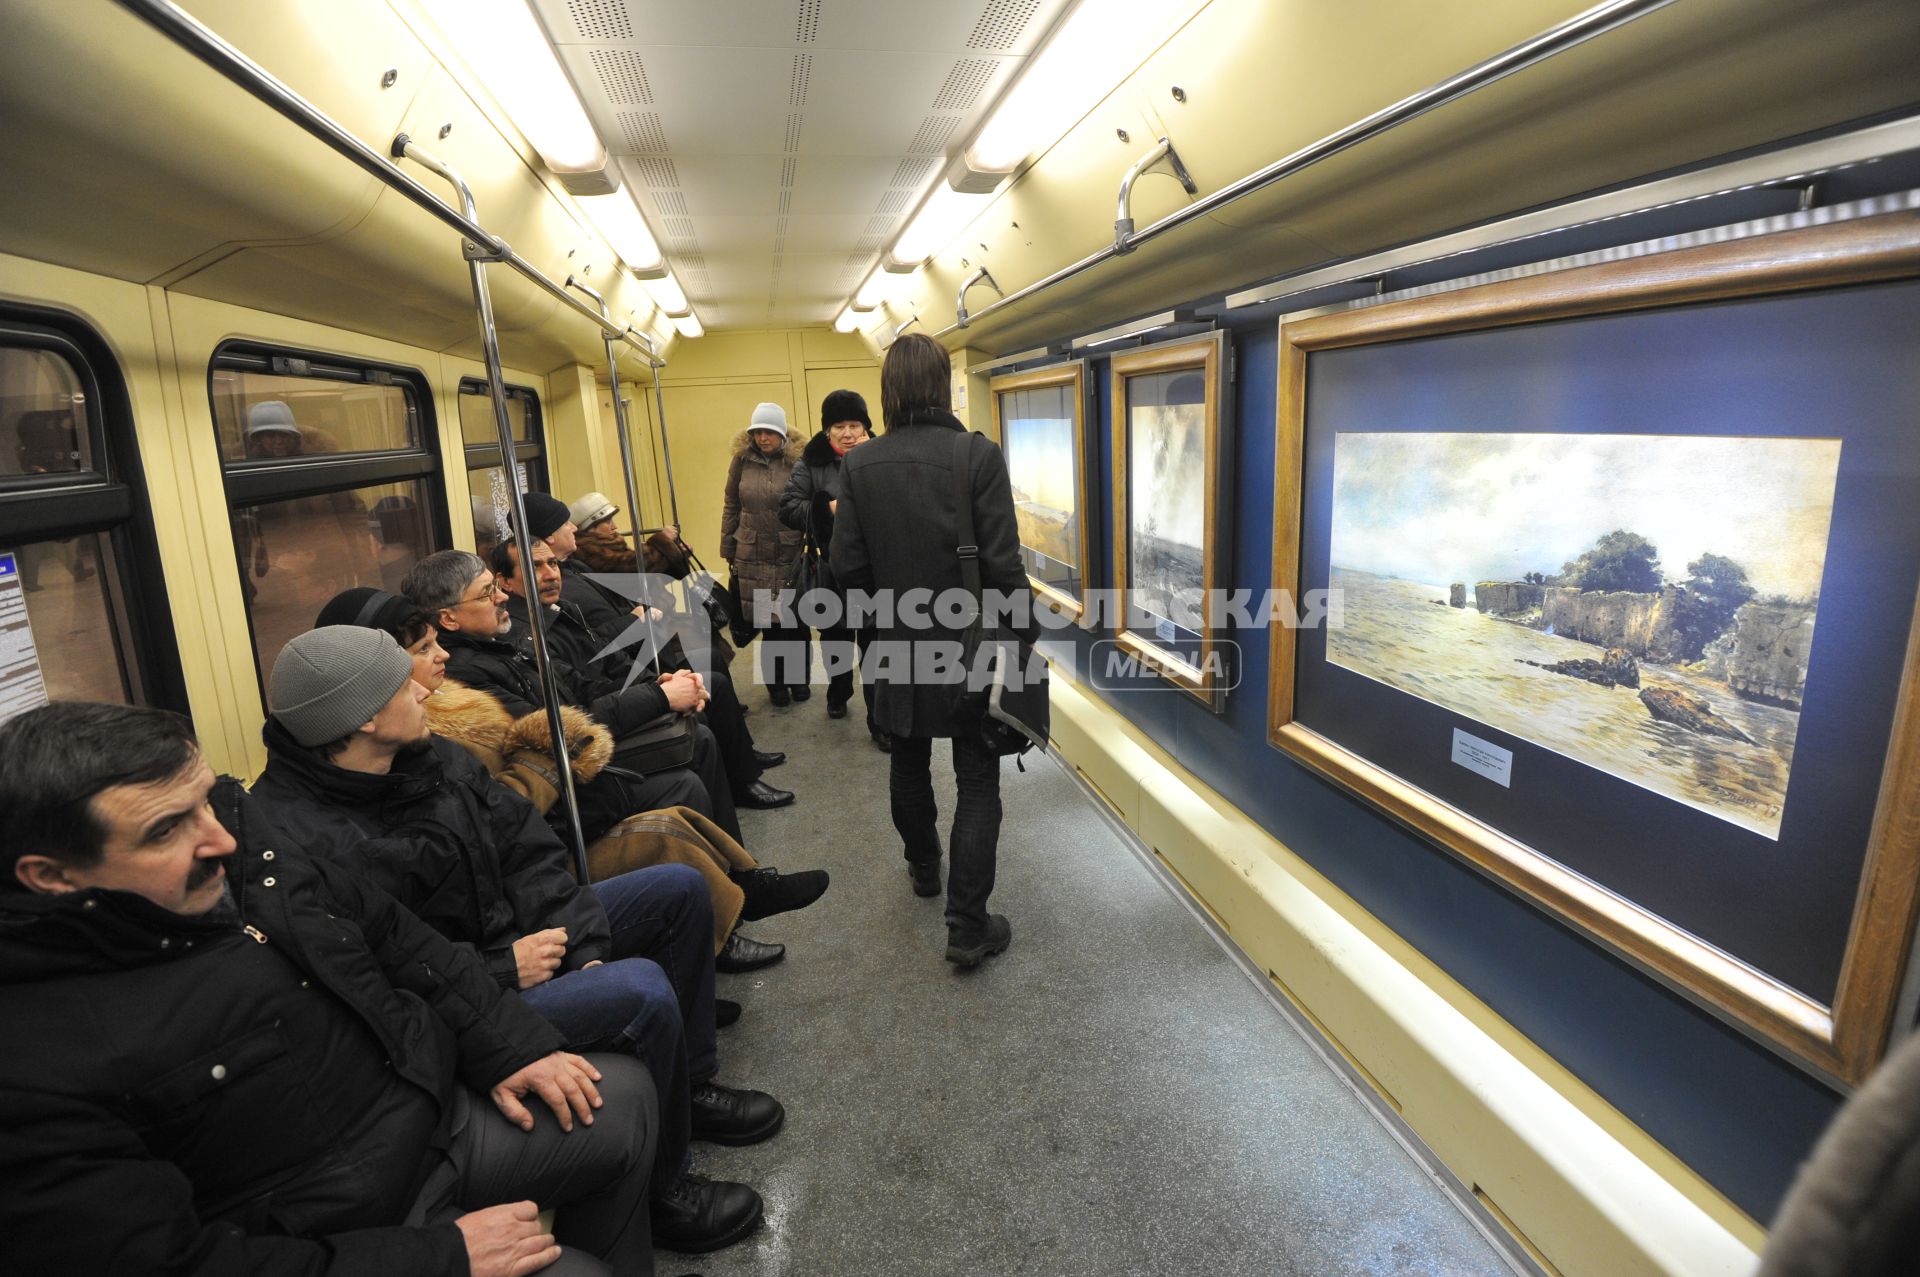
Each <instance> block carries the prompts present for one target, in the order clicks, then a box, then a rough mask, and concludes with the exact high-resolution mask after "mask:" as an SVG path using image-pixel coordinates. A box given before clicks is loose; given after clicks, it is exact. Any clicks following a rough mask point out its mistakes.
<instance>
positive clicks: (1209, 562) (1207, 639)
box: [1108, 329, 1228, 713]
mask: <svg viewBox="0 0 1920 1277" xmlns="http://www.w3.org/2000/svg"><path fill="white" fill-rule="evenodd" d="M1227 357H1228V351H1227V334H1226V332H1225V331H1224V330H1218V329H1216V330H1215V331H1213V332H1208V333H1203V334H1201V335H1199V336H1197V337H1185V338H1180V339H1177V340H1174V341H1166V342H1160V343H1158V344H1156V345H1151V346H1141V347H1138V348H1137V349H1134V350H1127V351H1122V352H1120V353H1118V354H1115V355H1114V356H1113V357H1112V359H1111V360H1110V361H1109V369H1108V372H1109V375H1110V377H1111V379H1112V397H1111V401H1110V409H1111V411H1110V415H1111V417H1112V425H1113V527H1112V531H1113V542H1112V544H1113V583H1112V584H1113V589H1112V599H1113V614H1112V616H1111V618H1109V619H1110V620H1111V623H1112V626H1113V631H1114V640H1115V642H1116V643H1117V645H1118V646H1119V648H1120V650H1121V651H1123V652H1124V653H1126V654H1127V655H1128V656H1130V657H1132V658H1133V659H1135V660H1137V661H1139V662H1140V663H1141V664H1142V665H1143V666H1145V667H1147V668H1150V669H1152V670H1154V671H1155V672H1157V673H1159V674H1160V675H1161V676H1162V677H1164V678H1166V679H1167V680H1168V681H1170V682H1172V683H1173V684H1174V685H1175V686H1177V687H1179V688H1181V689H1182V690H1184V691H1186V692H1188V693H1189V694H1191V695H1192V696H1193V697H1194V698H1195V699H1197V700H1199V701H1200V702H1201V703H1202V704H1203V705H1205V706H1207V708H1209V709H1211V710H1213V711H1214V712H1216V713H1218V712H1219V711H1220V709H1221V708H1222V706H1223V704H1224V699H1225V695H1226V689H1227V683H1228V680H1227V679H1226V678H1225V677H1223V675H1224V673H1225V671H1224V668H1223V660H1224V656H1225V652H1224V649H1223V648H1222V647H1221V644H1220V641H1219V638H1218V636H1217V635H1216V634H1215V625H1214V619H1215V618H1214V617H1213V615H1212V609H1211V606H1210V603H1209V602H1208V601H1210V600H1212V599H1213V598H1215V597H1216V594H1217V592H1218V591H1219V589H1220V583H1221V577H1222V575H1223V572H1224V570H1225V563H1224V556H1223V553H1222V550H1221V537H1222V536H1223V535H1224V534H1225V528H1226V517H1225V515H1226V511H1225V503H1226V500H1227V490H1226V487H1225V473H1226V471H1225V467H1226V444H1227V440H1226V438H1225V425H1224V421H1225V418H1224V413H1225V408H1224V405H1225V402H1226V394H1227ZM1168 373H1173V374H1178V373H1193V374H1195V375H1196V376H1197V377H1198V378H1199V380H1200V382H1201V384H1202V387H1203V390H1204V394H1203V402H1202V403H1201V404H1200V405H1199V406H1200V409H1201V411H1200V414H1199V416H1200V434H1201V438H1202V455H1201V458H1200V473H1199V477H1198V480H1197V483H1194V484H1192V485H1190V486H1194V487H1197V488H1198V490H1199V495H1200V496H1201V498H1202V499H1203V501H1204V503H1205V509H1204V511H1203V513H1202V517H1201V520H1200V529H1199V530H1200V538H1201V542H1202V544H1201V545H1200V546H1199V547H1196V548H1198V549H1199V551H1200V564H1199V567H1200V573H1199V581H1198V594H1199V598H1200V599H1201V600H1202V602H1201V605H1200V606H1201V614H1200V615H1199V616H1198V617H1197V618H1196V620H1197V624H1195V625H1194V626H1191V627H1183V628H1185V629H1187V630H1188V631H1189V632H1191V633H1194V634H1195V635H1196V636H1197V639H1196V641H1192V642H1189V643H1188V644H1186V649H1185V652H1183V651H1182V650H1180V649H1178V648H1176V647H1169V646H1168V645H1167V644H1166V643H1165V642H1163V641H1162V640H1161V639H1160V638H1159V637H1158V636H1156V638H1155V639H1148V638H1146V637H1143V636H1142V634H1141V632H1140V631H1139V630H1138V629H1137V628H1136V627H1134V626H1133V625H1132V624H1130V617H1131V613H1130V610H1129V606H1128V605H1129V600H1130V598H1131V597H1132V596H1133V595H1134V594H1135V593H1136V590H1135V576H1134V571H1133V565H1132V563H1131V562H1130V547H1131V545H1132V532H1133V528H1132V525H1131V523H1130V522H1129V520H1130V518H1131V515H1132V513H1133V507H1134V505H1135V504H1136V502H1135V501H1134V494H1133V490H1132V478H1133V476H1132V469H1133V467H1132V464H1131V455H1132V454H1131V425H1132V420H1131V418H1132V413H1131V409H1130V403H1131V401H1130V398H1129V385H1130V383H1132V382H1133V381H1134V380H1136V379H1138V378H1145V377H1153V376H1158V375H1160V374H1168ZM1183 406H1188V405H1183ZM1186 495H1187V496H1188V497H1189V499H1190V498H1191V496H1192V495H1193V494H1192V493H1188V494H1186ZM1169 610H1171V609H1169ZM1172 623H1173V622H1172V619H1171V618H1162V624H1163V625H1171V624H1172ZM1188 652H1190V653H1191V655H1187V654H1186V653H1188Z"/></svg>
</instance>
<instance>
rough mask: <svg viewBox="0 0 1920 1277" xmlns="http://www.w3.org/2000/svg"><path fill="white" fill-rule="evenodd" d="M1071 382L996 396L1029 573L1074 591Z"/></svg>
mask: <svg viewBox="0 0 1920 1277" xmlns="http://www.w3.org/2000/svg"><path fill="white" fill-rule="evenodd" d="M1073 411H1074V394H1073V386H1072V385H1060V386H1046V387H1040V388H1036V389H1032V390H1018V391H1011V392H1008V393H1006V394H1003V395H1001V397H1000V433H1001V440H1002V448H1003V450H1004V451H1005V453H1006V458H1007V472H1008V474H1009V476H1010V477H1011V478H1012V480H1013V513H1014V519H1015V521H1016V522H1017V523H1018V524H1019V529H1020V552H1021V557H1022V558H1023V559H1025V560H1026V568H1027V574H1028V575H1029V576H1031V577H1033V578H1034V579H1035V580H1037V581H1042V582H1045V583H1046V584H1048V585H1052V586H1055V587H1057V588H1059V589H1061V590H1064V591H1067V592H1068V593H1072V594H1075V595H1077V594H1078V593H1079V591H1080V581H1081V574H1082V571H1083V565H1082V564H1081V562H1080V518H1081V514H1080V497H1079V493H1080V455H1079V454H1080V449H1079V446H1078V440H1077V435H1078V432H1077V430H1076V427H1075V422H1074V417H1073Z"/></svg>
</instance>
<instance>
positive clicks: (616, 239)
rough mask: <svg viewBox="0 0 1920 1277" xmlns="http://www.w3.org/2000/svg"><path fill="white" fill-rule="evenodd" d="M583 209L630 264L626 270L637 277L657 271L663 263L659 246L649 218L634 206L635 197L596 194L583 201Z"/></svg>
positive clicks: (619, 192) (622, 194)
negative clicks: (634, 273)
mask: <svg viewBox="0 0 1920 1277" xmlns="http://www.w3.org/2000/svg"><path fill="white" fill-rule="evenodd" d="M580 207H581V208H582V209H584V210H586V214H587V216H588V217H589V218H590V219H592V221H593V224H594V226H595V227H597V228H598V229H599V231H600V233H601V234H602V235H604V236H606V237H607V242H608V243H609V244H611V245H613V251H614V252H616V253H618V254H619V255H620V260H621V261H623V262H625V263H626V264H627V269H628V270H631V271H634V272H636V273H638V274H642V275H644V274H647V273H648V272H650V271H657V270H659V269H660V268H661V267H662V266H663V265H665V262H664V260H663V259H662V258H661V256H660V245H659V244H657V243H656V242H654V238H653V232H652V231H650V230H648V229H647V219H646V218H644V217H642V216H641V215H640V210H639V209H638V208H636V207H635V206H634V203H633V195H632V193H631V192H629V191H615V192H614V193H613V194H612V195H594V196H589V197H586V198H583V199H581V201H580Z"/></svg>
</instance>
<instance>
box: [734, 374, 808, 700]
mask: <svg viewBox="0 0 1920 1277" xmlns="http://www.w3.org/2000/svg"><path fill="white" fill-rule="evenodd" d="M799 460H800V441H799V440H798V439H792V440H790V439H788V438H787V411H786V409H784V408H782V407H781V406H780V405H779V404H776V403H763V404H760V405H758V406H757V407H755V408H754V410H753V417H752V419H751V420H750V421H748V423H747V428H746V429H745V430H743V431H741V432H740V435H739V436H738V437H737V438H735V439H734V441H733V463H732V464H731V465H729V466H728V467H727V496H726V505H725V508H724V511H723V513H722V515H721V519H720V557H721V558H723V559H725V560H726V561H727V566H728V567H729V568H731V569H732V571H733V580H734V584H735V585H736V586H737V587H738V588H739V591H740V604H741V606H742V607H743V608H745V609H746V610H747V612H748V614H749V615H750V616H753V617H754V618H755V619H756V621H758V620H760V619H765V620H766V622H767V623H766V624H765V625H759V624H756V625H755V627H754V628H755V629H756V630H757V631H758V632H759V634H760V636H761V637H760V681H761V682H762V683H765V684H766V685H767V696H768V698H769V699H770V700H772V701H773V703H774V704H775V705H785V704H787V703H788V701H789V700H790V699H791V700H796V701H804V700H806V699H807V697H808V695H809V694H810V693H809V692H808V689H807V679H808V677H809V674H808V671H809V668H810V666H811V663H812V659H813V653H812V651H811V650H810V647H809V644H808V642H807V630H806V627H805V626H803V625H800V624H799V623H798V622H795V621H792V616H791V613H788V616H787V620H788V621H789V622H790V623H787V624H783V623H781V618H779V617H775V616H772V615H771V611H772V604H773V601H774V599H775V598H776V597H777V596H778V595H779V593H780V591H781V590H783V589H785V588H786V587H787V584H788V580H789V578H790V577H791V576H792V575H793V569H794V564H795V563H796V562H798V561H799V559H800V552H801V545H802V543H803V542H804V540H805V534H804V533H802V532H801V531H799V530H797V529H794V528H789V527H787V526H786V525H785V524H784V523H782V522H781V521H780V495H781V494H782V493H783V492H785V491H786V490H787V479H788V478H789V477H791V476H792V474H793V468H794V466H795V465H796V464H798V463H799ZM756 596H760V599H761V600H763V601H760V602H756Z"/></svg>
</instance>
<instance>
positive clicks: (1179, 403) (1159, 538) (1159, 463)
mask: <svg viewBox="0 0 1920 1277" xmlns="http://www.w3.org/2000/svg"><path fill="white" fill-rule="evenodd" d="M1126 387H1127V486H1128V493H1127V529H1126V531H1127V562H1128V565H1129V566H1130V568H1131V569H1132V570H1131V573H1130V579H1129V580H1128V582H1127V588H1128V590H1129V591H1130V594H1129V597H1128V600H1127V602H1128V606H1129V609H1130V610H1131V609H1136V608H1137V609H1138V610H1140V611H1142V612H1145V613H1147V614H1148V616H1149V617H1152V618H1156V619H1158V620H1165V621H1171V622H1172V623H1173V624H1174V625H1176V626H1178V627H1179V628H1181V629H1184V630H1188V631H1196V632H1197V631H1199V630H1200V629H1201V628H1202V627H1203V624H1204V618H1205V603H1204V596H1205V591H1206V530H1207V501H1208V499H1209V494H1208V491H1207V414H1206V382H1205V380H1204V378H1203V377H1202V375H1201V374H1200V373H1197V372H1173V373H1155V374H1152V375H1149V376H1140V377H1130V378H1128V380H1127V383H1126Z"/></svg>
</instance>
